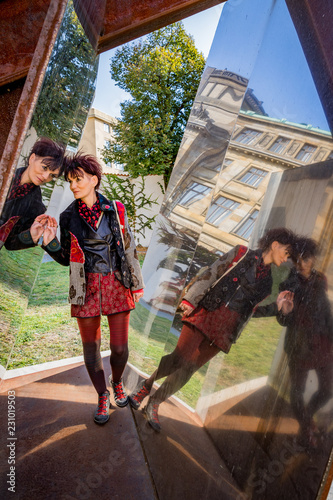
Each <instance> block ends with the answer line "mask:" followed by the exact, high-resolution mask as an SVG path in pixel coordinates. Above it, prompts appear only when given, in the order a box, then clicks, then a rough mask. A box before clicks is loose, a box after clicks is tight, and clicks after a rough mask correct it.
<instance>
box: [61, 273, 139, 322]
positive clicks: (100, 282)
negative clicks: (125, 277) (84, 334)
mask: <svg viewBox="0 0 333 500" xmlns="http://www.w3.org/2000/svg"><path fill="white" fill-rule="evenodd" d="M86 287H87V292H86V298H85V302H84V304H83V305H82V306H80V305H76V304H72V306H71V316H72V317H74V318H93V317H95V316H100V315H105V316H109V315H110V314H115V313H119V312H124V311H131V310H132V309H134V308H135V304H134V300H133V295H132V292H131V290H130V289H128V288H125V287H124V285H123V284H122V283H120V281H118V280H117V278H116V277H115V276H114V275H113V274H111V273H110V274H107V275H106V276H103V275H102V274H99V273H86Z"/></svg>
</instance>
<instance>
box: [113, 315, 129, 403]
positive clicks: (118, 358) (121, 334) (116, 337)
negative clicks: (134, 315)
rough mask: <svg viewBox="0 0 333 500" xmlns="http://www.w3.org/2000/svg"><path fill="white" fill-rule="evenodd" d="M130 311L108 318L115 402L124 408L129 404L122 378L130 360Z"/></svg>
mask: <svg viewBox="0 0 333 500" xmlns="http://www.w3.org/2000/svg"><path fill="white" fill-rule="evenodd" d="M129 318H130V311H125V312H121V313H116V314H112V315H110V316H108V322H109V328H110V348H111V356H110V364H111V371H112V376H111V377H110V384H111V386H112V389H113V395H114V400H115V403H116V405H117V406H120V407H123V406H126V405H127V403H128V396H127V394H126V392H125V391H124V388H123V384H122V380H121V377H122V375H123V372H124V370H125V366H126V363H127V360H128V326H129Z"/></svg>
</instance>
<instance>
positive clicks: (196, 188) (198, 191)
mask: <svg viewBox="0 0 333 500" xmlns="http://www.w3.org/2000/svg"><path fill="white" fill-rule="evenodd" d="M210 190H211V188H210V187H208V186H204V185H203V184H199V183H198V182H191V184H190V185H189V186H188V188H187V190H186V191H185V193H184V194H183V195H182V196H181V198H180V200H179V204H180V205H183V206H184V207H189V206H190V205H192V203H194V202H196V201H198V200H201V199H202V198H204V196H206V194H207V193H209V191H210Z"/></svg>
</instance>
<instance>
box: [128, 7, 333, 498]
mask: <svg viewBox="0 0 333 500" xmlns="http://www.w3.org/2000/svg"><path fill="white" fill-rule="evenodd" d="M259 4H260V5H259ZM253 7H254V6H253V3H252V2H251V5H250V2H242V1H235V2H233V1H229V2H228V4H227V5H226V6H225V8H224V9H223V13H222V17H221V21H220V25H219V28H218V30H217V33H216V36H215V39H214V42H213V45H212V49H211V53H210V55H209V58H208V61H207V66H206V68H205V72H204V75H203V78H202V81H201V84H200V87H199V89H198V93H197V96H196V99H195V102H194V105H193V109H192V112H191V115H190V117H189V121H188V124H187V127H186V130H185V133H184V137H183V141H182V144H181V147H180V150H179V154H178V157H177V161H176V164H175V167H174V171H173V174H172V177H171V179H170V184H169V186H168V190H167V193H166V196H165V199H164V202H163V206H162V209H161V213H160V215H159V217H158V220H157V226H156V229H155V232H154V234H153V238H152V241H151V244H150V247H149V249H148V253H147V256H146V259H145V262H144V267H143V272H144V277H145V280H146V285H147V288H146V290H145V297H144V299H143V300H142V301H141V304H140V307H139V308H138V309H137V310H136V311H135V312H134V313H133V314H132V318H131V325H132V328H133V330H134V331H136V330H138V331H139V328H141V332H144V334H142V333H141V334H139V338H140V339H141V345H140V349H141V352H140V357H139V358H137V357H136V354H137V352H132V354H131V355H132V362H133V364H135V365H136V366H138V367H139V368H140V369H141V370H142V371H143V372H145V373H147V374H148V375H151V374H152V372H153V371H154V369H156V368H157V367H159V369H160V370H161V371H162V368H161V366H164V364H163V363H165V362H166V360H167V356H166V355H167V354H169V353H171V352H173V350H174V349H175V347H176V345H177V341H178V338H179V335H180V331H181V328H182V321H181V312H180V311H179V310H177V306H178V304H179V302H180V300H181V298H182V295H183V289H184V286H185V287H186V286H188V285H190V284H191V283H192V280H193V279H194V278H195V277H196V276H197V275H198V273H199V274H200V273H201V272H202V271H203V270H205V269H206V268H207V266H210V265H212V264H213V262H214V261H215V260H216V259H217V258H218V257H219V256H221V255H223V254H225V253H226V252H228V251H229V250H231V249H232V248H233V247H235V245H239V244H240V245H245V246H247V245H249V247H250V248H256V245H257V243H258V240H259V238H260V237H261V236H262V235H263V233H264V232H265V231H266V230H267V229H271V228H274V227H288V228H291V229H292V230H294V231H295V232H296V233H297V234H299V235H302V236H305V237H312V238H314V239H315V240H316V241H317V242H320V243H321V244H320V253H319V255H318V257H317V261H316V268H315V269H316V270H317V271H318V272H319V273H320V272H321V273H323V274H324V275H325V279H327V281H328V291H327V294H326V292H322V293H323V297H324V298H323V301H324V302H325V303H326V305H327V308H328V309H329V311H330V312H329V313H327V314H328V319H327V322H328V324H329V327H328V328H329V330H331V329H332V324H331V323H330V321H331V320H330V318H331V308H332V293H331V292H330V290H331V288H332V277H331V275H330V273H329V270H330V266H331V265H332V264H331V257H330V255H331V253H332V241H331V237H330V236H328V235H329V234H332V228H331V223H330V217H331V216H330V211H331V210H332V192H331V185H332V161H331V158H332V149H333V144H332V136H331V132H330V130H329V126H328V122H327V119H326V117H325V113H324V110H323V107H322V104H321V102H320V99H319V97H318V93H317V91H316V87H315V84H314V81H313V78H312V75H311V72H310V70H309V67H308V63H307V61H306V58H305V56H304V54H303V50H302V46H301V44H300V42H299V39H298V36H297V34H296V31H295V28H294V25H293V22H292V20H291V19H290V15H289V12H288V9H287V7H286V4H285V2H284V1H283V0H280V1H278V2H273V3H267V2H265V5H264V4H263V2H258V3H256V5H255V7H256V9H254V8H253ZM260 7H261V8H260ZM253 15H255V19H256V22H258V26H259V29H258V31H257V30H256V29H254V28H253V26H254V25H256V23H253V22H252V23H251V19H252V18H251V16H253ZM233 22H235V24H236V23H237V28H236V25H234V24H233ZM248 22H249V24H247V23H248ZM260 27H262V30H261V29H260ZM282 27H283V28H282ZM247 28H248V31H247ZM256 28H257V26H256ZM236 32H237V37H235V36H233V37H232V36H231V35H230V33H236ZM250 33H251V34H250ZM224 37H225V38H224ZM253 37H254V38H253ZM231 38H232V40H233V43H232V44H230V43H228V42H227V41H226V40H230V39H231ZM252 42H253V43H252ZM222 48H223V49H222ZM242 63H243V64H244V66H242ZM310 103H311V104H310ZM324 235H326V236H324ZM324 263H325V264H324ZM291 270H292V263H291V262H290V261H289V262H288V263H287V264H285V265H283V266H281V267H279V268H275V269H274V270H273V289H272V294H271V295H270V296H269V297H268V298H267V299H266V302H264V303H263V304H264V305H265V304H270V303H272V302H273V301H275V300H276V297H277V294H278V291H279V286H280V285H281V283H283V282H284V281H285V280H286V279H287V278H288V276H289V274H290V272H291ZM317 309H320V307H319V306H318V308H317ZM328 309H327V310H328ZM139 315H140V320H141V322H142V319H143V318H144V320H145V322H144V323H143V324H142V323H140V327H137V324H138V323H137V318H138V317H139ZM158 322H163V328H162V329H160V335H157V332H158V329H157V324H158ZM332 335H333V332H332ZM284 339H285V329H284V328H282V327H281V325H280V324H279V323H278V321H277V320H276V318H275V317H265V318H253V319H251V321H250V322H249V323H248V325H247V326H246V328H245V329H244V331H243V332H242V334H241V336H240V338H239V339H238V340H237V343H236V345H235V346H233V347H232V348H231V351H230V353H228V354H224V353H223V352H221V353H220V354H218V355H217V356H216V357H214V358H213V359H212V360H211V361H210V362H209V363H208V364H206V365H204V366H203V367H202V368H200V369H199V370H198V371H197V372H195V373H194V375H193V376H192V377H191V379H190V381H189V382H188V383H187V384H186V385H185V386H183V387H182V388H181V389H180V390H179V391H178V392H177V393H176V396H178V397H179V398H180V399H181V400H182V401H183V402H185V403H187V404H188V405H190V407H192V408H193V409H195V411H196V413H197V414H198V415H199V416H200V418H201V419H202V422H203V423H204V425H205V427H206V428H207V430H208V431H209V433H210V435H211V437H212V439H213V441H214V443H215V445H216V446H217V448H218V450H219V453H220V456H221V457H222V459H223V460H225V462H226V464H227V466H228V469H229V471H230V472H231V473H232V475H233V478H234V479H235V480H236V482H237V484H238V485H239V488H240V493H239V498H270V499H271V498H281V496H279V495H283V498H295V497H296V496H297V495H298V494H300V495H301V497H302V495H306V494H309V495H310V496H309V498H316V496H317V494H318V492H319V489H320V485H321V478H322V477H323V475H324V473H325V468H326V465H327V463H328V459H329V456H330V451H331V446H332V442H331V435H330V426H331V416H330V414H331V413H330V412H331V409H330V408H331V406H330V404H331V403H332V401H331V403H329V402H328V401H329V400H330V399H331V392H330V394H329V395H328V396H327V391H326V395H325V396H324V395H323V393H321V391H320V390H319V396H318V394H317V395H315V396H313V395H314V394H316V370H315V369H313V368H312V369H311V370H310V371H309V370H308V372H306V373H305V372H304V373H303V375H304V379H306V383H307V387H306V392H305V393H304V401H305V405H306V404H307V403H308V402H309V401H311V398H312V397H314V398H315V399H316V398H318V399H320V398H321V397H322V398H324V397H326V398H327V399H326V403H327V405H328V406H327V407H325V408H324V410H322V409H321V407H320V406H319V407H318V408H320V411H319V410H318V412H317V413H316V414H315V420H314V423H315V424H314V425H315V430H314V431H313V436H312V435H311V436H310V437H309V436H307V437H308V438H309V440H310V443H309V442H308V441H307V440H306V439H305V438H304V436H301V435H300V434H301V432H300V430H301V427H302V425H303V424H302V421H301V419H300V418H298V419H297V417H296V415H295V411H294V410H295V406H293V405H294V403H293V387H295V383H296V382H295V379H294V378H293V375H290V373H291V374H293V368H292V366H298V365H297V363H298V359H297V356H296V358H291V361H290V359H289V358H288V356H287V354H286V353H285V351H284ZM133 350H134V351H135V346H134V345H133ZM161 355H164V356H165V357H164V358H162V359H164V361H163V362H161V363H159V361H157V363H156V359H157V360H158V358H159V357H160V356H161ZM288 362H289V363H290V366H291V368H289V367H288ZM314 363H315V361H314ZM323 371H324V372H325V369H323ZM323 376H326V382H327V384H326V385H329V387H332V377H331V374H330V373H329V374H327V370H326V372H325V375H323ZM327 377H328V379H327ZM303 382H304V380H303ZM158 383H160V381H158ZM317 388H318V382H317ZM319 389H320V387H319ZM311 405H312V403H311ZM311 405H310V406H311ZM305 407H306V406H305ZM318 408H317V409H318ZM304 412H305V410H304ZM323 422H325V424H324V423H323ZM311 432H312V431H311ZM302 438H304V439H305V442H302ZM323 441H325V446H322V444H321V443H322V442H323ZM309 450H310V451H309ZM281 457H282V459H281ZM314 457H316V458H314ZM283 460H285V461H283ZM313 460H317V462H316V466H315V467H314V466H312V465H311V464H313ZM304 470H307V471H309V474H308V475H307V480H306V481H303V480H302V479H301V477H302V475H303V474H304ZM281 492H282V493H281ZM299 492H301V493H299ZM260 495H262V496H260Z"/></svg>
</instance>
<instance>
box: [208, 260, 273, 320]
mask: <svg viewBox="0 0 333 500" xmlns="http://www.w3.org/2000/svg"><path fill="white" fill-rule="evenodd" d="M261 253H262V252H261V250H249V251H248V253H247V254H246V255H245V257H244V258H243V259H242V260H241V261H240V262H238V263H237V264H236V265H235V266H234V267H233V268H232V269H231V270H230V272H228V274H226V275H225V276H223V277H222V278H221V279H219V280H218V281H217V282H215V283H213V285H212V286H211V287H210V288H208V290H207V291H206V293H205V295H204V297H203V298H202V299H201V300H200V302H199V304H198V305H199V306H201V307H204V308H205V309H206V310H208V311H214V310H215V309H218V308H219V307H220V306H221V304H222V303H223V304H225V305H226V306H227V307H229V309H232V310H234V311H237V312H238V313H239V314H240V316H241V317H242V319H243V320H244V321H246V320H247V319H248V318H249V317H250V316H251V314H252V312H253V309H254V308H255V306H256V305H257V304H259V302H261V301H262V300H264V299H265V298H266V297H267V296H268V295H269V294H270V293H271V290H272V276H271V273H270V272H269V274H268V275H267V276H265V277H264V278H262V279H256V271H257V265H258V263H259V262H260V260H261Z"/></svg>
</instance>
